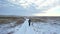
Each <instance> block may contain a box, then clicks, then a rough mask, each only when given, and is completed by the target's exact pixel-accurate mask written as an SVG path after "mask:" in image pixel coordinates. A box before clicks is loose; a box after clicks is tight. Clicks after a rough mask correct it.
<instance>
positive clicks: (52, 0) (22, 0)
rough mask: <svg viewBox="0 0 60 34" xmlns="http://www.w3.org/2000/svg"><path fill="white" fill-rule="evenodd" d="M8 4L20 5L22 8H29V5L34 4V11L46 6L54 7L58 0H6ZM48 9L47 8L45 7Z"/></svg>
mask: <svg viewBox="0 0 60 34" xmlns="http://www.w3.org/2000/svg"><path fill="white" fill-rule="evenodd" d="M8 1H9V2H11V3H13V4H17V5H21V6H22V7H23V8H27V7H30V5H31V4H33V3H34V4H35V5H36V6H35V8H36V9H41V8H43V7H46V6H49V5H50V6H49V7H51V6H55V5H56V3H58V2H59V0H8ZM46 8H48V7H46Z"/></svg>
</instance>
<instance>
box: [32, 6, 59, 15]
mask: <svg viewBox="0 0 60 34" xmlns="http://www.w3.org/2000/svg"><path fill="white" fill-rule="evenodd" d="M33 15H34V16H60V6H56V7H54V8H51V9H48V11H44V13H36V14H33Z"/></svg>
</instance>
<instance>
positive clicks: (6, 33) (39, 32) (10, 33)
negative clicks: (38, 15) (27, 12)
mask: <svg viewBox="0 0 60 34" xmlns="http://www.w3.org/2000/svg"><path fill="white" fill-rule="evenodd" d="M28 20H29V19H26V21H25V22H24V23H23V24H22V25H18V26H15V27H10V26H11V25H12V24H13V25H14V23H12V24H3V25H0V34H60V24H56V23H55V24H53V21H52V23H50V21H49V23H43V22H37V23H35V22H31V26H29V23H28ZM58 23H59V22H58ZM13 25H12V26H13Z"/></svg>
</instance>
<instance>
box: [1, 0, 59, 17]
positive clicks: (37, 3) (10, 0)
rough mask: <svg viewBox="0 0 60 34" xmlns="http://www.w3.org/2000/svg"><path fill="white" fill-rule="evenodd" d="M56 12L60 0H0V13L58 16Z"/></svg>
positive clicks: (57, 11)
mask: <svg viewBox="0 0 60 34" xmlns="http://www.w3.org/2000/svg"><path fill="white" fill-rule="evenodd" d="M54 8H57V9H54ZM50 11H51V12H50ZM52 13H54V15H51V14H52ZM58 13H60V0H0V15H20V16H56V15H58V16H60V14H58ZM47 14H48V15H47Z"/></svg>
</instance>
